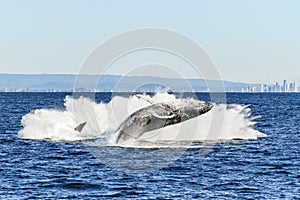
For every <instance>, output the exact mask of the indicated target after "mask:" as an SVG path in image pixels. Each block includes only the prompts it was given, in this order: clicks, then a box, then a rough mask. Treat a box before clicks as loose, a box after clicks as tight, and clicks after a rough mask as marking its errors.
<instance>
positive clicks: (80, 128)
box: [74, 122, 86, 133]
mask: <svg viewBox="0 0 300 200" xmlns="http://www.w3.org/2000/svg"><path fill="white" fill-rule="evenodd" d="M85 125H86V122H83V123H82V124H79V125H78V126H77V127H76V128H74V130H75V131H78V132H79V133H80V132H81V131H82V129H83V128H84V126H85Z"/></svg>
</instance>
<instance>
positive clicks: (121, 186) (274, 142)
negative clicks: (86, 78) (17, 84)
mask: <svg viewBox="0 0 300 200" xmlns="http://www.w3.org/2000/svg"><path fill="white" fill-rule="evenodd" d="M147 98H152V99H154V100H157V101H159V100H162V99H169V100H175V99H180V98H189V95H188V94H186V95H185V94H183V95H182V94H160V95H156V94H151V95H150V96H148V97H147ZM193 98H197V99H199V100H203V101H210V100H211V99H210V96H209V94H207V93H197V94H195V96H194V97H193ZM226 100H227V101H226V103H224V102H223V103H217V104H215V106H214V108H213V109H212V110H211V111H209V112H208V113H207V114H203V116H200V117H198V118H196V119H195V120H194V121H193V120H190V122H189V121H187V123H182V124H179V125H175V126H170V127H168V128H164V129H163V130H160V131H158V132H154V133H149V134H148V135H145V136H144V138H142V140H140V141H129V142H128V143H126V144H114V143H113V142H112V139H111V138H113V136H114V132H115V130H116V129H117V127H118V124H119V123H120V122H121V121H122V120H124V118H126V116H128V115H129V114H130V113H132V112H134V111H136V110H137V109H139V108H142V107H143V106H146V105H147V102H146V101H144V100H143V99H138V98H135V97H134V96H133V97H132V96H130V94H121V93H120V94H114V93H97V94H96V96H95V99H90V98H85V97H76V98H75V97H72V94H71V93H0V180H1V182H0V199H110V198H111V199H127V198H132V199H208V198H211V199H300V148H299V147H300V126H299V123H300V94H298V93H228V94H226ZM214 116H222V117H220V118H215V117H214ZM85 121H87V125H86V127H85V128H84V129H83V132H82V133H77V132H76V131H75V130H74V128H75V127H76V126H77V125H78V124H80V123H82V122H85ZM192 122H194V123H196V125H195V126H193V125H192V124H191V123H192Z"/></svg>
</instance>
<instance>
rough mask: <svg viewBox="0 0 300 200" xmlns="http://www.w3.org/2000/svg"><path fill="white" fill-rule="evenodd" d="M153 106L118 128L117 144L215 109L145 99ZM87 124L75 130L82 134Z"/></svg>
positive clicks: (206, 104)
mask: <svg viewBox="0 0 300 200" xmlns="http://www.w3.org/2000/svg"><path fill="white" fill-rule="evenodd" d="M145 100H146V101H148V102H149V103H150V104H151V105H149V106H146V107H144V108H141V109H139V110H137V111H135V112H133V113H132V114H130V115H129V116H128V117H127V118H126V119H125V120H124V121H123V122H122V123H121V124H120V125H119V127H118V129H117V131H116V134H115V135H116V137H115V143H116V144H118V143H122V142H124V141H128V140H132V139H133V140H137V139H138V138H140V137H141V136H142V135H143V134H144V133H146V132H149V131H153V130H157V129H161V128H164V127H167V126H171V125H175V124H178V123H181V122H184V121H187V120H190V119H193V118H195V117H198V116H200V115H202V114H205V113H207V112H209V111H210V110H211V109H212V108H213V105H214V104H213V103H210V102H204V101H197V100H194V99H191V100H180V101H178V100H177V101H167V102H158V103H155V102H153V101H152V100H149V99H145ZM85 125H86V122H84V123H82V124H79V125H78V126H77V127H76V128H75V129H74V130H75V131H78V132H81V131H82V129H83V128H84V126H85Z"/></svg>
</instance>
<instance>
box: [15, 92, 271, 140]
mask: <svg viewBox="0 0 300 200" xmlns="http://www.w3.org/2000/svg"><path fill="white" fill-rule="evenodd" d="M145 98H148V99H151V100H153V101H157V102H161V101H175V100H176V101H180V99H176V97H175V96H174V95H172V94H167V93H157V94H156V95H154V96H153V97H150V96H145ZM148 105H149V103H148V102H147V101H145V100H144V99H141V98H138V97H136V96H130V97H121V96H115V97H113V98H112V99H111V101H110V102H109V103H102V102H100V103H96V102H94V101H93V100H91V99H89V98H85V97H80V98H77V99H75V98H73V97H71V96H66V98H65V103H64V107H65V109H64V110H57V109H38V110H34V111H32V112H31V113H28V114H26V115H24V116H23V117H22V121H21V123H22V125H23V129H22V130H20V131H19V133H18V136H19V137H20V138H23V139H35V140H50V141H87V140H95V139H99V138H102V140H97V141H98V142H97V143H94V145H95V144H97V145H101V146H105V145H116V144H115V143H114V140H113V139H112V138H114V137H115V134H116V130H117V129H118V125H119V124H120V123H121V122H122V121H123V120H125V119H126V117H127V116H129V115H130V114H131V113H133V112H135V111H137V110H139V109H141V108H143V107H146V106H148ZM256 118H257V117H253V116H251V109H250V107H249V106H244V105H240V104H229V105H228V104H216V105H214V107H213V109H212V110H211V111H209V112H208V113H206V114H203V115H201V116H199V117H197V118H194V119H191V120H188V121H185V122H182V123H179V124H176V125H172V126H168V127H165V128H162V129H159V130H156V131H151V132H148V133H145V134H144V135H143V136H142V137H141V138H139V142H143V144H149V143H152V144H153V143H160V144H161V143H164V142H165V143H170V142H174V141H175V142H176V141H190V142H194V141H219V140H232V139H257V138H258V137H263V136H266V135H265V134H264V133H261V132H259V131H258V130H255V128H254V127H255V126H254V125H255V119H256ZM83 122H87V124H86V126H85V127H84V129H83V130H82V132H81V133H78V132H77V131H75V130H74V128H75V127H76V126H78V124H80V123H83ZM95 141H96V140H95ZM99 141H101V142H99ZM135 142H136V141H128V143H126V144H124V145H129V146H132V145H136V143H135Z"/></svg>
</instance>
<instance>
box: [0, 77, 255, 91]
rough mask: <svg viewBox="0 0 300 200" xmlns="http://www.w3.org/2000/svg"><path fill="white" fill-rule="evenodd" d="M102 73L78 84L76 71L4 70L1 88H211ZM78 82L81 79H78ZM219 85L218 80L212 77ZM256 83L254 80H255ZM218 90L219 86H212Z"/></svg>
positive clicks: (232, 87) (230, 87)
mask: <svg viewBox="0 0 300 200" xmlns="http://www.w3.org/2000/svg"><path fill="white" fill-rule="evenodd" d="M98 79H99V77H98V76H95V75H84V76H82V77H81V79H80V80H83V81H82V82H80V83H81V84H79V85H76V84H75V86H74V83H76V82H75V80H76V75H73V74H0V91H73V89H76V90H81V91H84V90H86V91H89V90H92V91H94V88H95V87H96V89H97V91H121V92H124V91H125V92H131V91H141V92H143V91H155V90H157V89H159V88H161V89H163V88H165V87H169V88H170V89H171V90H172V91H176V92H177V91H186V92H188V91H201V92H202V91H208V89H207V84H206V81H205V80H203V79H187V80H184V79H175V78H159V77H150V76H133V77H127V76H117V75H103V76H101V79H100V80H99V83H98V85H96V86H95V85H93V81H96V82H98ZM77 83H78V82H77ZM210 83H211V85H213V86H215V85H217V83H220V82H218V81H210ZM223 84H224V87H225V90H226V91H230V92H231V91H232V92H240V91H242V88H247V87H248V85H249V84H246V83H239V82H231V81H223ZM252 85H253V84H252ZM210 89H212V90H216V91H218V88H214V87H212V88H210Z"/></svg>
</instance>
